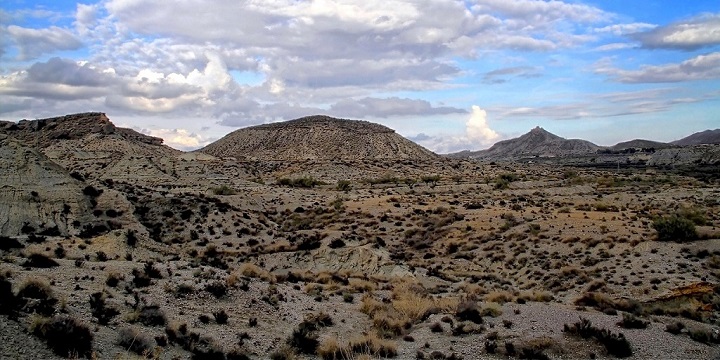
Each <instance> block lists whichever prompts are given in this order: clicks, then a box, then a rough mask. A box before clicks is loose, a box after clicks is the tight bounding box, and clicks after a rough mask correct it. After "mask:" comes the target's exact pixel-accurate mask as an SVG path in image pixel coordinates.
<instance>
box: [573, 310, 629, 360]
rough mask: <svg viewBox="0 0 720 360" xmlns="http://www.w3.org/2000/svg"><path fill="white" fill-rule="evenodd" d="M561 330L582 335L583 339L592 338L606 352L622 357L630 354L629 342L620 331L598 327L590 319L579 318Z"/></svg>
mask: <svg viewBox="0 0 720 360" xmlns="http://www.w3.org/2000/svg"><path fill="white" fill-rule="evenodd" d="M563 331H564V332H566V333H568V334H572V335H577V336H580V337H582V338H583V339H589V338H594V339H595V340H596V341H598V342H599V343H600V344H602V345H603V346H604V347H605V350H606V351H607V352H608V354H610V355H613V356H616V357H619V358H624V357H629V356H632V348H631V347H630V342H628V341H627V339H626V338H625V335H624V334H622V333H617V334H614V333H612V332H610V331H609V330H607V329H600V328H597V327H595V326H593V325H592V322H590V320H588V319H585V318H582V317H581V318H580V321H578V322H576V323H574V324H572V325H568V324H565V325H564V327H563Z"/></svg>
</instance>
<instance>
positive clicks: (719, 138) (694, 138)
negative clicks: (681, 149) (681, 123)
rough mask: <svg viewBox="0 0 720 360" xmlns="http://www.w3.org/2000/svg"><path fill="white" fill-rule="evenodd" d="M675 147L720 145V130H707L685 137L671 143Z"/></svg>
mask: <svg viewBox="0 0 720 360" xmlns="http://www.w3.org/2000/svg"><path fill="white" fill-rule="evenodd" d="M671 144H674V145H681V146H686V145H700V144H720V129H715V130H705V131H701V132H696V133H694V134H692V135H690V136H687V137H684V138H682V139H680V140H675V141H673V142H671Z"/></svg>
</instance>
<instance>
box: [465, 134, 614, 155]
mask: <svg viewBox="0 0 720 360" xmlns="http://www.w3.org/2000/svg"><path fill="white" fill-rule="evenodd" d="M600 149H603V148H602V147H600V146H598V145H595V144H593V143H591V142H589V141H585V140H578V139H565V138H562V137H560V136H557V135H555V134H552V133H550V132H548V131H547V130H545V129H543V128H541V127H536V128H534V129H532V130H530V132H528V133H527V134H525V135H522V136H520V137H518V138H515V139H510V140H504V141H500V142H498V143H496V144H495V145H493V146H492V147H491V148H489V149H487V150H481V151H474V152H472V151H465V152H461V153H456V154H452V155H451V157H462V158H470V159H482V160H510V159H520V158H529V157H562V156H577V155H587V154H593V153H595V152H597V150H600Z"/></svg>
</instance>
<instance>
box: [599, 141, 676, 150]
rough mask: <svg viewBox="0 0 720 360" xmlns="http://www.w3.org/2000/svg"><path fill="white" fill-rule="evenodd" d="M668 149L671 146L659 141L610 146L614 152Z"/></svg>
mask: <svg viewBox="0 0 720 360" xmlns="http://www.w3.org/2000/svg"><path fill="white" fill-rule="evenodd" d="M669 147H673V145H672V144H668V143H664V142H659V141H652V140H644V139H634V140H630V141H624V142H621V143H618V144H616V145H614V146H611V147H610V149H612V150H614V151H621V150H626V149H665V148H669Z"/></svg>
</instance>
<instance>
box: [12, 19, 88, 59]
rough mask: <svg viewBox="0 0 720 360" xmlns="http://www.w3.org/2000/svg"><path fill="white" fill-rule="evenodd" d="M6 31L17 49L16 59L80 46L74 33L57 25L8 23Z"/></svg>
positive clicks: (80, 43) (35, 56) (30, 57)
mask: <svg viewBox="0 0 720 360" xmlns="http://www.w3.org/2000/svg"><path fill="white" fill-rule="evenodd" d="M7 33H8V35H9V36H10V37H11V38H12V41H13V42H14V43H15V44H16V46H17V48H18V50H19V55H18V60H32V59H35V58H37V57H39V56H40V55H43V54H49V53H53V52H55V51H60V50H76V49H79V48H80V47H81V46H82V42H81V41H80V40H79V39H78V38H77V37H76V36H75V35H73V34H72V33H71V32H70V31H68V30H66V29H63V28H59V27H57V26H51V27H49V28H45V29H30V28H25V27H20V26H16V25H10V26H8V27H7Z"/></svg>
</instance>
